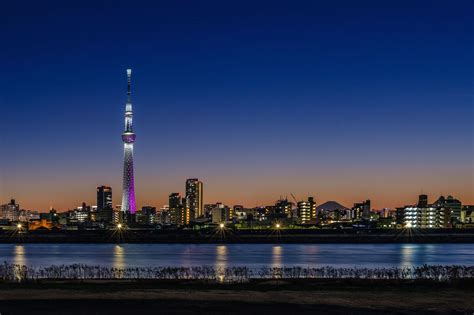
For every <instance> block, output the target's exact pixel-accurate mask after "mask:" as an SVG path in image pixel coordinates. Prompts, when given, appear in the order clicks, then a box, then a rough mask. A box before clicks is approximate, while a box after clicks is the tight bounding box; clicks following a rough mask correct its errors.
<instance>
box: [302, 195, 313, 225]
mask: <svg viewBox="0 0 474 315" xmlns="http://www.w3.org/2000/svg"><path fill="white" fill-rule="evenodd" d="M297 206H298V223H300V224H309V223H316V219H317V210H316V202H314V198H313V197H308V200H307V201H299V202H298V204H297Z"/></svg>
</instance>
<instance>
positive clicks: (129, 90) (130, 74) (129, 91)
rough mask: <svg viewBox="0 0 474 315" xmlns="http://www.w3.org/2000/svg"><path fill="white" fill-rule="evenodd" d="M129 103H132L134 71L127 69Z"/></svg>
mask: <svg viewBox="0 0 474 315" xmlns="http://www.w3.org/2000/svg"><path fill="white" fill-rule="evenodd" d="M127 86H128V89H127V102H128V103H131V102H132V69H127Z"/></svg>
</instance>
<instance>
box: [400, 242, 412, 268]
mask: <svg viewBox="0 0 474 315" xmlns="http://www.w3.org/2000/svg"><path fill="white" fill-rule="evenodd" d="M414 252H415V249H414V248H413V245H409V244H403V245H402V252H401V262H400V266H401V267H405V266H412V265H413V256H414Z"/></svg>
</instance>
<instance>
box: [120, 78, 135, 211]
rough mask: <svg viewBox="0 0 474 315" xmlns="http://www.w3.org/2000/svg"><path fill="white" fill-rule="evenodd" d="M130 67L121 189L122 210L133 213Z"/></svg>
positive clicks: (133, 187) (123, 139)
mask: <svg viewBox="0 0 474 315" xmlns="http://www.w3.org/2000/svg"><path fill="white" fill-rule="evenodd" d="M131 79H132V69H127V83H128V89H127V104H126V105H125V130H124V132H123V133H122V141H123V151H124V160H123V190H122V212H129V213H131V214H135V212H136V210H137V206H136V203H135V182H134V175H133V144H134V142H135V138H136V136H135V133H134V132H133V110H132V99H131V95H132V92H131V84H132V83H131Z"/></svg>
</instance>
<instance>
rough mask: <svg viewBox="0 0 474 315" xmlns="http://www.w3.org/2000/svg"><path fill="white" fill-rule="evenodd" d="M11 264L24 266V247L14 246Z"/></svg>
mask: <svg viewBox="0 0 474 315" xmlns="http://www.w3.org/2000/svg"><path fill="white" fill-rule="evenodd" d="M13 263H14V264H17V265H26V257H25V246H23V245H15V248H14V249H13Z"/></svg>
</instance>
